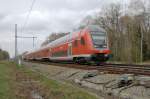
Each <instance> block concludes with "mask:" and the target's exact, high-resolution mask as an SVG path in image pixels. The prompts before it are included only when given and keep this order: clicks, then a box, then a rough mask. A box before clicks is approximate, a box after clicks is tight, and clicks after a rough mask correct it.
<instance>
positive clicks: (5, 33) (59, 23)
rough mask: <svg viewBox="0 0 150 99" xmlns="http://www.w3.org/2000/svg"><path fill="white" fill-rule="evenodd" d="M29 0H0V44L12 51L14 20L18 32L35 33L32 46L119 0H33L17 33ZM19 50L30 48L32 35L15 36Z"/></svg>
mask: <svg viewBox="0 0 150 99" xmlns="http://www.w3.org/2000/svg"><path fill="white" fill-rule="evenodd" d="M31 1H32V0H0V2H1V3H0V47H2V48H4V49H6V50H8V51H9V52H10V54H11V56H13V55H14V24H15V23H17V24H18V35H21V36H33V35H34V36H37V37H38V39H37V41H36V45H37V46H36V48H38V47H39V45H40V44H41V42H42V41H43V40H44V39H45V38H46V36H48V35H49V34H50V33H51V32H60V31H62V32H68V31H72V29H74V28H76V27H77V26H78V24H79V22H80V21H81V20H82V19H83V18H84V17H86V16H87V15H91V14H93V13H95V12H97V11H99V10H100V9H101V7H102V6H103V5H105V4H108V3H110V2H116V1H120V0H36V2H35V5H34V7H33V11H32V13H31V15H30V18H29V20H28V22H27V25H26V27H25V28H24V30H23V33H21V28H22V26H23V24H24V22H25V19H26V16H27V14H28V10H29V7H30V5H31ZM18 44H19V52H20V53H22V52H24V51H26V50H31V49H32V39H19V41H18Z"/></svg>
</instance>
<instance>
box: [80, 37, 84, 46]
mask: <svg viewBox="0 0 150 99" xmlns="http://www.w3.org/2000/svg"><path fill="white" fill-rule="evenodd" d="M80 42H81V45H85V40H84V38H83V37H82V38H81V40H80Z"/></svg>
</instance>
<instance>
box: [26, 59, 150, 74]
mask: <svg viewBox="0 0 150 99" xmlns="http://www.w3.org/2000/svg"><path fill="white" fill-rule="evenodd" d="M29 62H33V63H39V64H46V65H54V66H61V67H68V68H76V69H84V70H98V71H100V72H106V73H112V74H135V75H147V76H150V65H136V64H135V65H134V64H101V65H99V66H94V65H79V64H72V63H54V62H43V61H42V62H41V61H40V62H39V61H29Z"/></svg>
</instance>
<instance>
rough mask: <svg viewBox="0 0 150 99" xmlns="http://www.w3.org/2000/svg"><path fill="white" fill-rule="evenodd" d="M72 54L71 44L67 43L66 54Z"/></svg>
mask: <svg viewBox="0 0 150 99" xmlns="http://www.w3.org/2000/svg"><path fill="white" fill-rule="evenodd" d="M71 55H72V44H71V43H69V44H68V56H71Z"/></svg>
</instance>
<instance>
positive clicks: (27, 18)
mask: <svg viewBox="0 0 150 99" xmlns="http://www.w3.org/2000/svg"><path fill="white" fill-rule="evenodd" d="M35 1H36V0H33V1H32V3H31V6H30V8H29V11H28V13H27V16H26V19H25V22H24V24H23V27H22V29H21V32H23V31H24V29H25V27H26V25H27V23H28V20H29V17H30V14H31V12H32V9H33V6H34V4H35Z"/></svg>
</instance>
